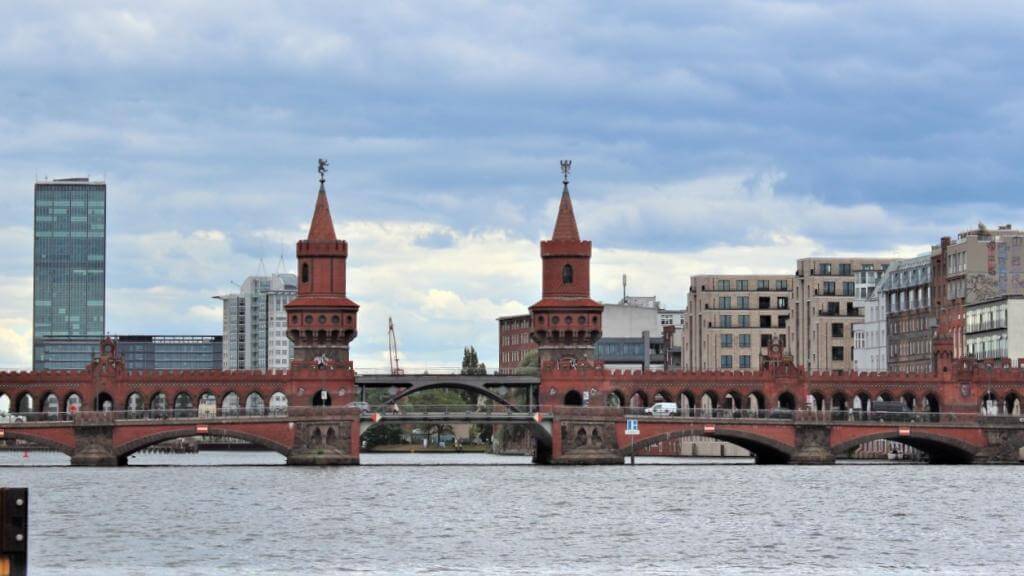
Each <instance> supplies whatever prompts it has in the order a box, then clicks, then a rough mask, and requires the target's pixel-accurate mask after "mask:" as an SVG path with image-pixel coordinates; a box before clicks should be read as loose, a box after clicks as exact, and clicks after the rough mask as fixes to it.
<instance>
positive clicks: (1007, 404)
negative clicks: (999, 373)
mask: <svg viewBox="0 0 1024 576" xmlns="http://www.w3.org/2000/svg"><path fill="white" fill-rule="evenodd" d="M1003 413H1004V414H1007V415H1009V416H1020V397H1019V396H1017V394H1016V393H1015V392H1010V393H1009V394H1007V395H1006V398H1004V399H1003Z"/></svg>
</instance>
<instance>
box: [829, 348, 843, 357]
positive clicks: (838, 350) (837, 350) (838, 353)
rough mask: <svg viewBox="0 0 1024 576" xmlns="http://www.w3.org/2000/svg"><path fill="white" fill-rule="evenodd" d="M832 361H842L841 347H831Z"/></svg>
mask: <svg viewBox="0 0 1024 576" xmlns="http://www.w3.org/2000/svg"><path fill="white" fill-rule="evenodd" d="M832 359H833V360H840V361H841V360H842V359H843V347H842V346H833V347H832Z"/></svg>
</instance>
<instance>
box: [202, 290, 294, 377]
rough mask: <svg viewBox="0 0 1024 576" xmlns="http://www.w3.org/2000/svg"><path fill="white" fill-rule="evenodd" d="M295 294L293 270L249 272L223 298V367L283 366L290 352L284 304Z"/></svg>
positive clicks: (264, 368) (219, 297) (233, 368)
mask: <svg viewBox="0 0 1024 576" xmlns="http://www.w3.org/2000/svg"><path fill="white" fill-rule="evenodd" d="M297 294H298V279H297V278H296V276H295V274H290V273H287V272H278V273H275V274H270V275H262V276H249V277H248V278H246V279H245V281H244V282H242V285H241V286H240V287H239V291H238V293H236V294H225V295H221V296H216V298H217V299H219V300H221V301H222V302H223V318H224V322H223V335H224V347H223V360H222V366H223V369H224V370H260V371H266V370H287V369H288V366H289V364H290V362H291V359H292V356H293V354H294V348H293V345H292V343H291V342H290V341H289V340H288V335H287V328H288V315H287V314H286V312H285V308H284V306H285V304H287V303H289V302H291V301H292V300H294V299H295V297H296V295H297Z"/></svg>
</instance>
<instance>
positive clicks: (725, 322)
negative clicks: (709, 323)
mask: <svg viewBox="0 0 1024 576" xmlns="http://www.w3.org/2000/svg"><path fill="white" fill-rule="evenodd" d="M718 327H719V328H732V316H730V315H728V314H722V315H720V316H719V317H718Z"/></svg>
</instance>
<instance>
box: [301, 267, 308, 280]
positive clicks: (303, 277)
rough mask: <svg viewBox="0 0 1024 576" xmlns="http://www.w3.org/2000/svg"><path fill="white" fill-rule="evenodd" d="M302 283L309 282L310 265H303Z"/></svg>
mask: <svg viewBox="0 0 1024 576" xmlns="http://www.w3.org/2000/svg"><path fill="white" fill-rule="evenodd" d="M302 282H303V283H306V282H309V264H303V265H302Z"/></svg>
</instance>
